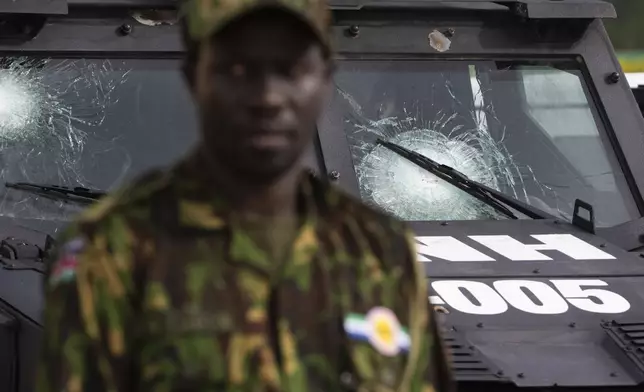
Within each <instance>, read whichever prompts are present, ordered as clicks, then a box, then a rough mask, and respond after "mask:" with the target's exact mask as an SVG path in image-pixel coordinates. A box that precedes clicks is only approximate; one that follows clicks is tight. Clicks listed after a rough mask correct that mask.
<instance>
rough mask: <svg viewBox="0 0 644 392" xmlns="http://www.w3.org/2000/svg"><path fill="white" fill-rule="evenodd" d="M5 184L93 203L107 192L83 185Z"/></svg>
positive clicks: (59, 197)
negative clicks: (70, 186)
mask: <svg viewBox="0 0 644 392" xmlns="http://www.w3.org/2000/svg"><path fill="white" fill-rule="evenodd" d="M4 185H5V186H6V187H7V188H13V189H18V190H21V191H27V192H33V193H38V194H41V195H43V196H46V197H52V198H55V199H63V200H71V201H77V202H81V203H93V202H94V201H96V200H98V199H100V198H101V197H103V196H105V195H106V194H107V193H106V192H102V191H96V190H90V189H87V188H82V187H74V188H69V187H66V186H59V185H41V184H34V183H30V182H5V184H4Z"/></svg>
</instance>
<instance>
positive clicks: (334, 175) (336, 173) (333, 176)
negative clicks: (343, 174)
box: [329, 170, 340, 181]
mask: <svg viewBox="0 0 644 392" xmlns="http://www.w3.org/2000/svg"><path fill="white" fill-rule="evenodd" d="M329 178H331V180H333V181H336V180H337V179H338V178H340V172H339V171H337V170H332V171H331V173H329Z"/></svg>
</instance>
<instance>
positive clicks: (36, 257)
mask: <svg viewBox="0 0 644 392" xmlns="http://www.w3.org/2000/svg"><path fill="white" fill-rule="evenodd" d="M330 5H331V7H332V8H333V10H334V27H333V38H334V45H335V48H336V50H337V51H338V55H337V65H338V69H337V74H336V76H335V85H336V89H335V94H334V96H333V99H332V100H331V102H330V104H329V106H328V108H327V110H326V112H325V114H324V116H323V117H322V118H321V119H320V122H319V129H318V130H319V132H318V138H317V139H316V141H315V146H314V148H313V149H311V151H310V153H309V155H308V157H307V159H308V161H307V162H308V164H309V166H310V167H311V169H312V170H314V171H315V172H316V173H317V175H319V176H322V177H324V178H328V180H329V181H331V182H333V183H335V184H337V186H339V187H340V188H342V189H344V190H345V191H347V192H349V193H351V194H353V195H354V196H356V197H359V198H361V199H363V200H365V201H366V202H368V203H370V204H372V205H374V206H376V207H377V208H381V209H383V210H385V211H388V212H389V213H391V214H393V215H395V216H397V217H399V218H401V219H403V220H406V221H408V222H409V224H410V225H411V226H412V227H413V229H414V230H415V232H416V235H417V237H416V239H417V246H418V257H419V262H420V263H422V265H423V266H424V268H425V270H426V272H427V276H428V277H431V279H430V282H431V284H430V287H431V291H430V292H429V293H428V301H429V302H431V303H432V304H433V306H434V309H435V311H436V314H437V315H438V316H439V317H440V321H441V325H442V326H443V328H444V331H445V335H444V339H445V342H446V345H447V346H448V347H449V349H450V359H451V361H452V367H453V369H454V375H455V377H456V379H457V380H458V382H459V390H461V391H488V390H489V391H495V392H500V391H514V390H518V389H521V388H528V389H530V390H538V391H560V390H561V391H568V390H570V391H572V390H575V391H577V390H583V391H593V392H599V391H601V392H609V391H611V392H612V391H637V390H639V391H642V390H643V388H644V218H643V217H642V216H643V214H644V199H642V194H643V193H644V120H643V119H642V115H641V114H640V112H639V109H638V106H637V103H636V101H635V99H634V96H633V94H632V93H631V91H630V89H629V85H628V83H627V81H626V79H625V76H624V73H623V72H622V70H621V68H620V65H619V63H618V60H617V58H616V56H615V53H614V50H613V48H612V46H611V42H610V40H609V38H608V36H607V34H606V31H605V29H604V25H603V22H602V20H604V19H605V18H615V17H616V13H615V10H614V8H613V6H612V5H611V4H609V3H607V2H604V1H599V0H559V1H554V0H521V1H514V0H512V1H510V0H499V1H476V0H470V1H435V0H415V1H410V0H330ZM176 6H177V2H176V1H171V0H9V1H6V0H4V1H0V50H1V51H2V57H0V146H1V148H0V160H1V161H2V164H1V165H0V175H1V179H2V183H3V185H4V186H2V187H0V195H1V197H0V239H1V241H0V267H1V268H0V341H1V342H2V347H4V348H3V350H2V351H1V352H0V363H2V366H0V385H2V388H1V389H2V391H3V392H13V391H16V392H17V391H20V392H29V391H32V390H33V373H34V365H35V359H36V355H37V352H38V348H39V341H40V335H41V310H42V307H43V297H42V289H41V285H42V277H43V275H42V272H43V270H44V268H45V265H44V264H43V261H42V260H43V255H44V254H45V253H46V252H47V250H48V249H49V247H50V246H51V244H52V243H53V241H54V238H56V235H57V233H58V232H59V231H60V229H62V228H64V227H65V225H67V224H68V222H69V220H70V219H72V218H73V217H74V215H75V214H76V213H77V212H78V211H79V210H80V209H82V208H84V207H85V206H86V205H87V203H90V202H92V201H93V200H94V199H95V198H96V197H99V196H100V195H101V192H108V191H111V190H113V189H114V188H115V187H118V186H119V185H120V184H122V183H123V182H125V181H129V180H131V179H132V178H133V177H135V176H137V175H139V174H141V173H142V172H144V171H146V170H147V169H149V168H151V167H156V166H163V165H167V164H169V163H170V162H172V161H174V160H175V159H177V158H178V157H180V156H182V155H183V154H185V153H186V152H187V151H188V150H189V149H190V148H191V147H192V145H193V144H194V142H195V140H196V132H195V127H196V119H195V114H194V113H193V107H192V103H191V99H190V95H189V93H188V91H187V90H186V87H185V86H184V82H183V80H182V75H181V73H180V58H181V55H182V50H183V49H182V45H181V39H180V36H179V27H178V26H177V23H176V22H177V13H176ZM428 306H429V303H428Z"/></svg>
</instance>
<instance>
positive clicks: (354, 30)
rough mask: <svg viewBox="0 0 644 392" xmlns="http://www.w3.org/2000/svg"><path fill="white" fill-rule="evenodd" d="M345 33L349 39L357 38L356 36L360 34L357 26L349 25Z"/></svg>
mask: <svg viewBox="0 0 644 392" xmlns="http://www.w3.org/2000/svg"><path fill="white" fill-rule="evenodd" d="M347 33H348V34H349V36H350V37H357V36H358V34H360V27H358V26H357V25H351V26H350V27H349V28H348V29H347Z"/></svg>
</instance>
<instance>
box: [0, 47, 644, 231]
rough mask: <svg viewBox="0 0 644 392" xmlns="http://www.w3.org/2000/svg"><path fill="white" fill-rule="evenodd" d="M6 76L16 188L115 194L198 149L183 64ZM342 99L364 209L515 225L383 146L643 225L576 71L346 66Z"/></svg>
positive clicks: (55, 209) (5, 147)
mask: <svg viewBox="0 0 644 392" xmlns="http://www.w3.org/2000/svg"><path fill="white" fill-rule="evenodd" d="M0 64H1V66H0V142H1V143H2V146H1V150H0V151H1V152H0V159H1V160H2V166H1V172H0V173H1V175H2V183H3V185H4V183H6V182H34V183H38V184H47V185H62V186H68V187H79V186H80V187H84V188H88V189H90V190H99V191H111V190H114V189H115V188H117V187H118V186H119V185H120V184H122V183H123V182H125V181H129V180H131V179H132V178H133V177H136V176H137V175H139V174H141V173H142V172H143V171H145V170H147V169H149V168H152V167H157V166H162V165H166V164H169V163H171V162H173V161H174V160H176V159H177V158H179V157H180V156H181V155H183V154H184V153H186V152H187V151H188V150H189V148H190V147H191V146H192V144H193V143H194V142H195V140H196V133H195V116H194V113H193V107H192V101H191V99H190V96H189V94H188V92H187V89H186V88H185V86H184V82H183V79H182V77H181V74H180V72H179V63H178V62H177V61H174V60H145V61H144V60H89V59H33V58H18V57H10V58H4V59H2V60H1V61H0ZM336 86H337V90H336V94H335V97H334V99H333V100H332V103H331V107H330V109H329V111H328V112H327V113H326V115H325V119H326V120H329V119H330V120H332V121H331V122H329V121H324V122H323V123H324V124H329V123H330V124H334V125H333V127H335V128H334V129H336V130H341V132H344V133H345V134H346V140H348V142H349V145H350V152H351V158H352V160H353V164H354V169H355V171H356V174H357V182H358V186H359V189H360V194H361V196H362V198H363V199H365V200H367V201H368V202H370V203H372V204H373V205H376V206H378V207H379V208H382V209H384V210H386V211H389V212H390V213H392V214H394V215H396V216H398V217H400V218H402V219H405V220H416V221H418V220H472V219H504V217H503V216H502V215H500V214H499V213H497V212H495V211H494V210H493V209H492V208H490V207H488V206H486V205H484V204H482V203H481V202H479V201H477V200H476V199H474V198H472V197H471V196H469V195H467V194H465V193H464V192H462V191H460V190H458V189H457V188H455V187H453V186H452V185H449V184H447V183H444V182H442V180H440V179H438V178H437V177H434V176H433V175H432V174H429V173H427V172H425V171H423V170H422V169H420V168H419V167H417V166H415V165H414V164H412V163H410V162H408V161H406V160H405V159H404V158H401V157H400V156H398V155H396V154H395V153H393V152H391V151H390V150H387V149H386V148H385V147H383V146H377V145H376V144H375V141H376V140H377V139H378V138H382V139H385V140H387V141H390V142H394V143H397V144H399V145H401V146H403V147H407V148H409V149H411V150H414V151H417V152H419V153H421V154H423V155H426V156H427V157H429V158H432V159H434V160H436V161H438V162H439V163H443V164H446V165H449V166H452V167H454V168H455V169H457V170H459V171H460V172H462V173H463V174H465V175H467V176H468V177H469V178H471V179H473V180H476V181H478V182H481V183H483V184H485V185H487V186H490V187H492V188H495V189H498V190H500V191H502V192H504V193H505V194H507V195H510V196H512V197H515V198H517V199H519V200H522V201H525V202H527V203H529V204H531V205H532V206H534V207H536V208H539V209H541V210H543V211H545V212H547V213H549V214H552V215H555V216H558V217H563V218H564V219H568V220H569V219H570V218H571V215H572V208H573V205H574V202H575V199H576V198H580V199H582V200H584V201H586V202H589V203H591V204H593V205H594V207H595V211H596V219H597V223H598V225H600V226H612V225H615V224H619V223H622V222H625V221H627V220H630V219H631V218H634V217H636V214H637V212H636V209H635V206H634V202H633V200H632V199H631V198H630V194H629V193H628V192H627V191H626V183H625V180H624V176H623V174H622V172H621V171H620V169H619V166H618V164H617V161H616V158H615V156H614V155H613V152H612V149H611V147H610V144H609V141H608V139H607V138H606V136H605V135H606V133H605V130H604V128H603V126H602V123H601V121H600V117H599V114H598V112H597V110H596V109H595V107H594V106H593V104H592V103H591V102H592V99H591V98H590V97H591V95H590V91H589V89H588V86H587V85H586V84H585V83H584V81H583V77H582V71H581V64H579V63H577V62H575V61H561V62H556V63H553V62H550V63H545V62H544V63H539V62H517V61H480V62H440V61H432V62H426V61H424V62H421V61H366V60H365V61H362V60H361V61H342V62H341V63H340V64H339V69H338V73H337V75H336ZM320 132H335V131H334V130H330V129H327V125H324V126H322V127H321V129H320ZM343 138H344V136H343ZM338 140H339V139H338ZM0 190H1V192H2V194H1V195H0V216H4V217H12V218H24V219H38V220H54V221H68V220H70V219H71V218H72V217H73V216H74V215H75V214H76V213H77V212H78V211H80V209H82V208H84V207H85V206H86V205H84V204H80V203H75V202H69V201H64V200H56V199H52V198H46V197H43V196H42V195H38V194H35V193H31V192H28V191H24V190H19V189H10V188H6V187H4V186H2V187H1V188H0Z"/></svg>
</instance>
